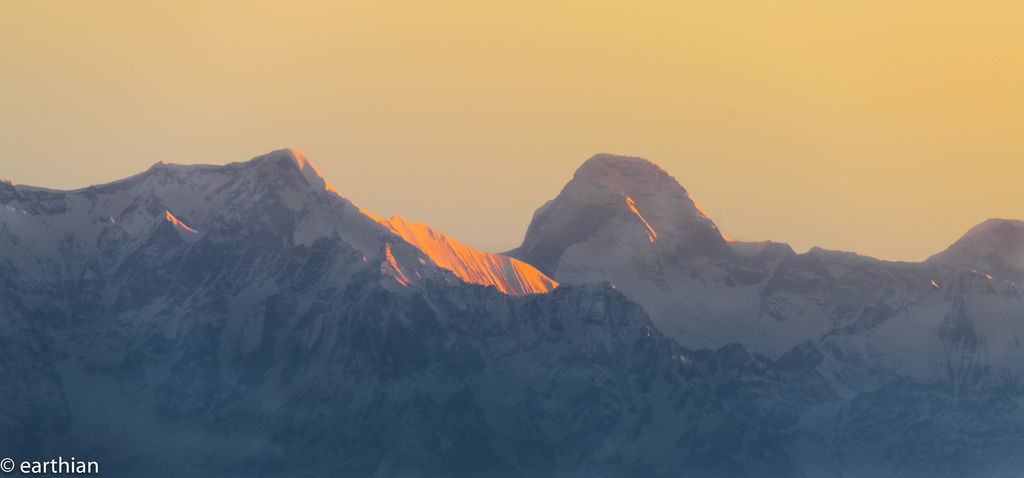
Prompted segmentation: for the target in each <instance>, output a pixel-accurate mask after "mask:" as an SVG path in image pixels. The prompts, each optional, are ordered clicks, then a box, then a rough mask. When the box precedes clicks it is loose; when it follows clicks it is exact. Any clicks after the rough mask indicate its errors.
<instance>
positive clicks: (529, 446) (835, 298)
mask: <svg viewBox="0 0 1024 478" xmlns="http://www.w3.org/2000/svg"><path fill="white" fill-rule="evenodd" d="M0 203H2V204H3V206H4V210H3V212H2V213H0V283H2V284H3V287H2V288H0V383H2V384H3V387H2V388H0V403H3V404H4V406H3V407H2V408H0V426H2V429H3V430H5V431H7V432H8V433H5V434H3V435H2V436H0V454H4V453H6V454H7V455H8V456H11V457H13V458H15V459H31V460H37V459H44V458H45V459H48V458H49V457H57V456H65V457H67V456H75V457H76V458H77V459H79V460H83V459H93V460H97V461H99V462H100V464H101V470H102V471H103V473H104V474H109V475H111V476H137V475H149V476H181V475H196V476H609V477H617V476H814V477H817V476H836V477H840V476H842V477H846V476H881V475H885V476H1016V475H1019V474H1020V472H1021V471H1022V470H1024V459H1022V458H1020V457H1022V456H1024V411H1022V409H1021V408H1020V406H1021V403H1024V389H1022V388H1021V383H1022V382H1021V378H1022V376H1024V365H1022V364H1024V354H1022V349H1021V340H1020V337H1021V333H1022V332H1024V330H1022V324H1024V297H1022V294H1021V292H1020V289H1019V288H1018V285H1017V284H1019V283H1020V282H1021V281H1022V280H1024V223H1022V222H1020V221H1013V220H1002V219H992V220H988V221H985V222H984V223H982V224H980V225H978V226H977V227H975V228H974V229H972V230H971V231H969V232H968V233H967V234H966V235H965V236H964V237H963V238H961V239H960V240H958V241H956V242H955V243H954V244H953V245H951V246H950V248H949V249H947V250H946V251H944V252H941V253H939V254H936V255H934V256H932V257H931V258H930V259H928V260H927V261H924V262H922V263H897V262H886V261H880V260H877V259H873V258H870V257H865V256H861V255H858V254H855V253H847V252H837V251H828V250H823V249H817V248H816V249H812V250H810V251H808V252H806V253H802V254H798V253H796V252H795V251H794V250H793V249H792V248H790V247H789V246H788V245H786V244H782V243H775V242H757V243H755V242H740V241H734V240H731V239H729V238H728V237H727V236H725V235H723V234H722V232H721V231H719V229H718V227H717V226H716V225H715V224H714V222H713V221H712V220H711V219H710V218H708V217H707V216H706V215H705V214H704V213H703V212H702V211H701V210H700V208H699V207H698V206H697V204H696V202H695V201H694V200H693V199H692V198H691V197H690V195H689V194H688V193H687V191H686V190H685V189H684V188H683V187H682V186H681V185H680V184H679V183H678V182H677V181H676V180H675V178H673V177H672V176H671V175H669V174H668V173H667V172H666V171H665V170H664V169H662V168H660V167H658V166H657V165H655V164H654V163H651V162H649V161H647V160H644V159H640V158H631V157H623V156H613V155H603V154H602V155H597V156H594V157H592V158H590V159H589V160H587V161H586V162H585V163H583V165H582V166H581V167H580V168H579V169H578V170H577V171H576V173H575V175H574V177H573V178H572V180H570V181H569V183H567V184H566V186H565V187H564V188H563V190H562V191H561V192H560V193H559V194H558V195H557V196H556V197H555V198H554V199H552V200H551V201H548V202H547V203H546V204H544V205H543V206H541V207H540V208H539V209H538V210H537V212H536V213H535V214H534V217H533V221H532V222H531V224H530V226H529V228H528V229H527V231H526V235H525V238H524V240H523V243H522V245H521V246H520V247H518V248H516V249H514V250H512V251H509V252H507V253H505V254H492V253H487V252H482V251H477V250H474V249H472V248H470V247H468V246H466V245H464V244H462V243H460V242H458V241H456V240H455V239H453V238H451V237H448V236H447V235H445V234H444V233H442V232H440V231H437V230H435V229H432V228H430V227H429V226H427V225H424V224H420V223H415V222H409V221H407V220H405V219H403V218H401V217H399V216H395V217H392V218H390V219H384V218H381V217H378V216H376V215H374V214H372V213H370V212H369V211H366V210H364V209H362V208H360V207H359V206H357V205H356V204H355V203H354V202H352V201H351V200H349V199H347V198H346V197H344V196H343V195H341V194H340V193H339V192H338V191H337V190H336V189H335V188H334V187H332V186H331V185H330V184H329V183H328V182H327V181H326V180H325V179H324V177H323V176H322V175H321V174H320V173H319V172H318V171H317V170H316V168H315V167H314V166H313V165H312V164H311V163H310V162H309V161H307V160H306V158H305V157H304V156H303V155H302V154H301V153H299V152H297V151H294V150H287V149H286V150H279V151H274V152H272V153H269V154H266V155H263V156H259V157H256V158H254V159H252V160H250V161H247V162H241V163H231V164H227V165H224V166H208V165H174V164H165V163H158V164H156V165H154V166H153V167H151V168H150V169H148V170H147V171H145V172H143V173H141V174H138V175H136V176H132V177H129V178H126V179H122V180H120V181H115V182H112V183H108V184H104V185H98V186H91V187H88V188H84V189H79V190H73V191H57V190H50V189H44V188H38V187H31V186H24V185H20V184H17V185H16V184H14V183H11V182H3V183H0Z"/></svg>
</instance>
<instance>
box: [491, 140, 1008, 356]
mask: <svg viewBox="0 0 1024 478" xmlns="http://www.w3.org/2000/svg"><path fill="white" fill-rule="evenodd" d="M508 254H509V255H511V256H513V257H517V258H519V259H522V260H523V261H525V262H528V263H531V264H534V265H536V266H537V267H538V268H539V269H540V270H541V271H544V272H545V273H547V274H548V275H550V276H551V277H553V278H554V279H555V280H558V281H560V282H562V283H588V282H604V281H607V282H611V283H612V284H614V285H615V286H616V287H617V288H618V289H619V290H621V291H622V292H623V293H625V294H626V295H627V296H628V297H629V298H631V299H633V300H635V301H636V302H638V303H639V304H641V305H642V306H643V307H644V309H645V310H646V311H647V312H648V313H649V314H650V315H651V318H652V320H654V321H655V323H657V324H658V325H659V327H660V328H661V329H662V330H664V331H665V332H666V333H668V334H669V335H671V336H672V337H673V338H675V339H676V340H677V341H679V342H680V343H681V344H683V345H685V346H690V347H721V346H723V345H726V344H729V343H733V342H739V343H742V344H744V345H746V346H748V347H750V348H751V349H753V350H755V351H757V352H760V353H764V354H766V355H769V356H779V355H781V354H783V353H785V352H787V351H788V350H790V349H792V348H793V347H794V346H796V345H797V344H800V343H802V342H805V341H808V340H810V341H813V342H818V341H826V342H828V341H836V340H854V339H851V338H849V337H851V336H852V337H857V339H856V340H866V341H867V342H865V344H864V347H869V348H871V347H882V348H884V349H886V351H885V352H884V353H883V352H882V351H879V350H871V351H867V350H864V351H861V352H862V353H865V354H868V355H871V356H876V357H877V356H879V355H880V354H881V355H884V356H885V358H884V359H881V360H880V361H881V362H883V363H885V364H886V365H879V366H885V367H889V366H895V365H892V364H895V363H899V364H902V365H900V366H899V367H897V368H899V369H900V370H901V371H903V372H906V373H911V369H913V370H912V372H913V373H915V374H929V373H931V374H934V373H945V372H944V370H945V364H946V362H948V361H949V360H951V359H952V357H953V356H957V357H959V355H958V354H959V352H957V350H959V349H960V348H961V347H962V346H963V344H964V343H965V342H964V340H967V342H966V343H972V344H975V343H977V344H981V343H984V344H985V345H984V347H987V348H988V350H989V351H993V353H991V354H990V356H989V357H987V358H985V359H984V361H985V362H986V363H988V364H990V365H996V364H1004V363H1011V362H1013V361H1017V360H1020V359H1024V355H1021V353H1020V351H1019V348H1018V347H1017V346H1016V345H1012V344H1016V343H1017V342H1016V338H1015V337H1017V334H1016V330H1017V326H1016V323H1017V322H1016V321H1017V320H1018V319H1024V307H1022V305H1021V303H1020V301H1019V297H1020V292H1019V290H1018V288H1017V285H1016V283H1015V282H1013V280H1017V279H1018V278H1020V277H1022V276H1021V270H1022V269H1021V266H1022V264H1024V263H1022V262H1021V261H1022V259H1024V255H1022V254H1024V223H1021V222H1019V221H1007V220H990V221H986V222H985V223H983V224H981V225H979V226H978V227H976V228H974V229H972V230H971V231H970V232H969V233H968V234H967V235H966V236H965V237H964V238H963V239H961V240H960V241H957V242H956V244H954V245H953V246H952V247H950V249H949V250H948V251H946V252H944V253H942V254H939V255H936V256H935V257H933V258H931V259H930V260H928V261H927V262H925V263H920V264H912V263H893V262H885V261H879V260H876V259H873V258H870V257H865V256H861V255H859V254H855V253H844V252H835V251H827V250H823V249H820V248H815V249H812V250H811V251H809V252H807V253H804V254H797V253H795V252H794V251H793V250H792V249H791V248H790V247H789V246H787V245H785V244H779V243H772V242H762V243H743V242H737V241H732V240H730V239H728V238H727V237H725V236H723V235H722V234H721V233H720V232H719V230H718V228H717V227H716V226H715V225H714V223H713V222H712V221H711V220H710V219H708V218H707V216H705V215H704V214H703V213H702V212H701V211H700V209H699V208H698V207H697V206H696V203H695V202H694V201H693V199H692V198H690V196H689V195H688V194H687V193H686V190H685V189H684V188H683V187H682V186H680V185H679V183H678V182H677V181H676V180H675V179H674V178H673V177H672V176H670V175H669V174H668V173H667V172H665V171H664V170H663V169H662V168H660V167H658V166H657V165H655V164H654V163H651V162H650V161H647V160H645V159H641V158H631V157H621V156H611V155H604V154H602V155H597V156H594V157H593V158H590V159H589V160H587V161H586V162H585V163H584V164H583V165H582V166H581V167H580V168H579V170H577V172H576V174H575V175H574V176H573V178H572V180H571V181H569V183H568V184H566V186H565V187H564V188H563V190H562V192H561V193H560V194H559V195H558V196H557V197H556V198H555V199H553V200H551V201H548V202H547V203H546V204H544V205H543V206H541V207H540V209H538V210H537V212H536V213H535V214H534V219H533V221H532V223H531V224H530V226H529V229H528V230H527V233H526V237H525V239H524V240H523V244H522V246H520V247H519V248H517V249H514V250H512V251H509V252H508ZM979 281H980V282H979ZM990 295H994V296H997V297H998V299H993V300H989V299H986V297H988V296H990ZM993 301H994V303H990V302H993ZM983 304H987V305H983ZM975 307H977V308H978V310H976V311H972V310H970V309H972V308H975ZM990 307H997V308H1002V309H1003V312H1000V313H998V314H992V313H990V310H989V308H990ZM965 317H966V318H965ZM965 321H969V322H971V323H973V324H975V325H977V326H978V328H979V329H982V330H984V332H982V330H974V329H970V330H973V332H968V329H965V328H964V327H962V326H956V325H951V324H964V323H965ZM983 321H984V322H992V323H988V324H984V325H983V324H981V323H980V322H983ZM979 333H980V334H982V335H981V336H977V334H979ZM960 334H968V335H966V336H961V335H960ZM972 334H974V335H972ZM838 337H845V338H844V339H839V338H838ZM867 337H871V338H867ZM954 337H956V338H954ZM971 337H974V338H971ZM882 344H885V345H882ZM898 350H922V351H924V350H927V351H929V352H921V353H914V354H909V355H912V356H913V357H912V358H911V357H903V358H894V357H893V356H892V355H900V353H899V352H898ZM957 360H959V359H957ZM1022 363H1024V362H1022ZM929 371H930V372H929ZM1021 371H1022V372H1024V367H1021Z"/></svg>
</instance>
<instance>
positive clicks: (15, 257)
mask: <svg viewBox="0 0 1024 478" xmlns="http://www.w3.org/2000/svg"><path fill="white" fill-rule="evenodd" d="M0 200H2V201H3V202H4V204H5V206H6V208H5V211H4V212H3V216H2V218H0V220H2V223H0V225H2V229H0V231H2V232H5V233H6V234H5V236H6V239H7V241H8V243H9V244H10V246H11V247H5V248H4V249H3V250H2V251H6V252H8V254H7V255H8V256H9V257H8V259H10V260H11V261H14V262H15V263H17V264H18V265H19V266H21V267H24V268H26V269H27V270H34V271H36V272H39V273H43V272H44V271H46V270H52V269H53V268H59V267H62V266H64V265H65V264H67V260H68V259H69V255H74V254H77V253H84V254H88V253H90V252H91V253H95V252H96V251H90V250H89V246H90V245H93V244H102V245H103V246H110V247H116V245H117V244H116V243H118V242H121V241H128V242H132V241H141V240H145V239H146V237H147V236H148V235H149V234H153V233H155V232H156V231H159V230H161V228H162V227H165V224H169V225H170V227H171V228H172V229H174V230H176V231H178V232H179V233H180V234H181V235H182V237H183V238H185V239H186V240H194V241H198V240H201V239H202V238H203V237H204V236H205V235H207V234H223V233H226V232H230V231H233V230H234V229H233V228H234V227H244V228H254V229H261V228H270V229H272V230H287V231H289V232H290V233H291V236H290V237H288V238H287V239H288V240H289V241H291V242H293V243H294V244H298V245H307V246H308V245H311V244H313V243H314V242H316V241H317V240H318V239H322V238H325V237H331V236H335V235H336V236H338V237H340V238H341V239H342V240H343V241H345V242H346V243H348V244H350V245H352V246H353V247H354V248H355V249H356V250H357V251H359V252H361V253H362V254H363V255H364V256H366V257H367V260H369V258H372V257H375V256H377V255H379V254H380V253H381V252H382V251H385V252H386V254H385V258H384V262H383V264H382V267H384V268H385V269H387V270H389V271H390V272H391V275H392V276H393V278H395V280H397V281H398V282H403V283H404V282H408V281H410V280H413V279H415V278H417V277H418V276H420V275H423V274H435V275H436V274H438V271H435V270H432V269H433V268H432V267H428V266H427V263H428V262H429V263H431V264H433V265H436V266H438V267H440V268H441V269H443V270H446V271H448V272H450V273H452V274H453V275H454V276H455V277H457V278H458V279H461V280H464V281H466V282H471V283H474V284H481V285H489V286H494V287H496V288H498V289H499V290H501V291H502V292H505V293H509V294H525V293H538V292H546V291H548V290H551V289H552V288H554V287H555V286H557V283H555V282H554V281H552V280H550V279H548V278H547V277H546V276H544V274H542V273H540V272H539V271H537V270H536V269H534V268H533V267H531V266H530V265H528V264H525V263H523V262H521V261H517V260H514V259H510V258H507V257H504V256H499V255H497V254H489V253H484V252H480V251H476V250H473V249H471V248H469V247H467V246H465V245H463V244H461V243H459V242H457V241H455V240H453V239H451V238H449V237H448V236H446V235H444V234H443V233H441V232H439V231H436V230H433V229H429V228H426V227H425V226H423V225H420V224H416V223H409V222H406V221H404V220H402V219H401V218H397V217H396V218H393V219H390V220H387V219H382V218H379V217H377V216H375V215H373V214H372V213H370V212H368V211H366V210H363V209H362V208H360V207H358V206H357V205H355V204H354V203H353V202H351V201H349V200H348V199H346V198H345V197H344V196H342V195H340V194H339V193H338V192H337V190H335V189H334V187H332V186H331V185H330V184H329V183H328V182H327V181H326V180H325V179H324V178H323V176H322V175H321V174H320V173H319V172H318V171H317V170H316V168H315V167H314V166H313V165H312V164H311V163H310V162H309V161H307V160H306V158H305V156H304V155H303V154H302V153H300V152H298V151H295V150H291V149H284V150H279V151H275V152H272V153H269V154H267V155H264V156H260V157H257V158H254V159H253V160H251V161H249V162H244V163H233V164H229V165H227V166H205V165H174V164H164V163H159V164H156V165H154V166H153V167H152V168H150V169H149V170H148V171H146V172H144V173H142V174H139V175H136V176H133V177H131V178H127V179H124V180H121V181H116V182H114V183H110V184H105V185H100V186H91V187H88V188H85V189H81V190H76V191H52V190H45V189H41V188H33V187H29V186H23V185H17V186H14V185H11V184H10V183H0ZM0 240H2V239H0ZM14 241H21V242H20V243H19V244H15V242H14ZM67 241H70V242H67ZM15 245H17V246H18V247H17V248H15V247H14V246H15ZM0 254H3V252H0ZM95 259H96V260H97V261H100V262H104V261H106V262H110V261H116V260H118V259H121V258H119V257H112V256H107V257H103V258H95Z"/></svg>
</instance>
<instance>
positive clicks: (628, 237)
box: [509, 154, 729, 280]
mask: <svg viewBox="0 0 1024 478" xmlns="http://www.w3.org/2000/svg"><path fill="white" fill-rule="evenodd" d="M600 244H603V245H604V246H608V247H611V248H612V249H615V250H617V251H620V252H621V254H623V255H632V254H638V253H641V251H643V250H646V249H650V248H652V247H654V248H657V249H659V250H662V251H665V252H666V253H668V254H675V253H679V254H683V255H686V254H696V255H708V256H712V255H719V254H728V253H729V250H728V247H727V246H726V245H725V239H724V238H723V237H722V235H721V233H720V232H719V231H718V228H717V227H716V226H715V224H714V223H713V222H712V221H711V220H710V219H708V218H707V216H705V215H704V213H703V211H701V209H700V208H699V207H698V206H697V204H696V203H695V202H694V201H693V199H692V198H691V197H690V194H689V193H687V192H686V189H685V188H683V186H681V185H680V184H679V182H678V181H676V179H675V178H674V177H672V176H671V175H670V174H668V172H667V171H665V170H664V169H663V168H661V167H660V166H658V165H657V164H654V163H653V162H651V161H648V160H646V159H643V158H638V157H631V156H617V155H612V154H598V155H595V156H593V157H591V158H590V159H588V160H587V161H585V162H584V163H583V165H582V166H580V167H579V169H577V170H576V173H575V174H574V175H573V178H572V180H570V181H569V182H568V183H567V184H566V185H565V187H564V188H563V189H562V191H561V193H559V194H558V196H557V197H555V198H554V199H552V200H551V201H548V202H547V204H545V205H543V206H541V207H540V209H538V210H537V212H536V213H534V216H533V221H531V223H530V226H529V228H528V229H527V231H526V237H525V238H524V240H523V244H522V245H521V246H520V247H519V248H517V249H515V250H513V251H510V252H509V254H511V255H513V256H514V257H517V258H519V259H523V260H524V261H526V262H527V263H529V264H532V265H534V266H535V267H537V268H538V269H540V270H541V271H542V272H544V273H546V274H548V275H549V276H555V277H557V276H558V274H559V272H558V271H559V269H560V265H566V266H568V263H569V262H572V259H568V260H567V261H566V263H565V264H562V262H563V258H565V257H568V256H566V255H565V254H566V253H567V252H570V253H571V252H573V251H574V250H575V251H576V252H578V253H579V254H582V255H586V254H583V251H584V250H590V249H594V248H603V247H604V246H599V245H600ZM570 255H572V254H570ZM556 280H561V279H556Z"/></svg>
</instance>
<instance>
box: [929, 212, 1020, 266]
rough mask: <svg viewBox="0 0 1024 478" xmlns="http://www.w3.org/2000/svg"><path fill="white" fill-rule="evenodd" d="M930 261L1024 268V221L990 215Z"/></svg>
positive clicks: (960, 264)
mask: <svg viewBox="0 0 1024 478" xmlns="http://www.w3.org/2000/svg"><path fill="white" fill-rule="evenodd" d="M928 261H929V262H936V263H941V264H948V265H956V266H978V267H986V268H999V267H1002V266H1009V267H1013V268H1015V269H1024V221H1018V220H1014V219H998V218H993V219H988V220H986V221H984V222H982V223H981V224H978V225H977V226H974V227H973V228H971V230H969V231H967V234H964V236H963V237H961V238H960V239H959V240H957V241H956V242H955V243H953V245H952V246H950V247H949V249H946V250H945V251H943V252H941V253H939V254H936V255H934V256H932V257H931V258H929V259H928ZM986 272H989V271H986Z"/></svg>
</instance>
